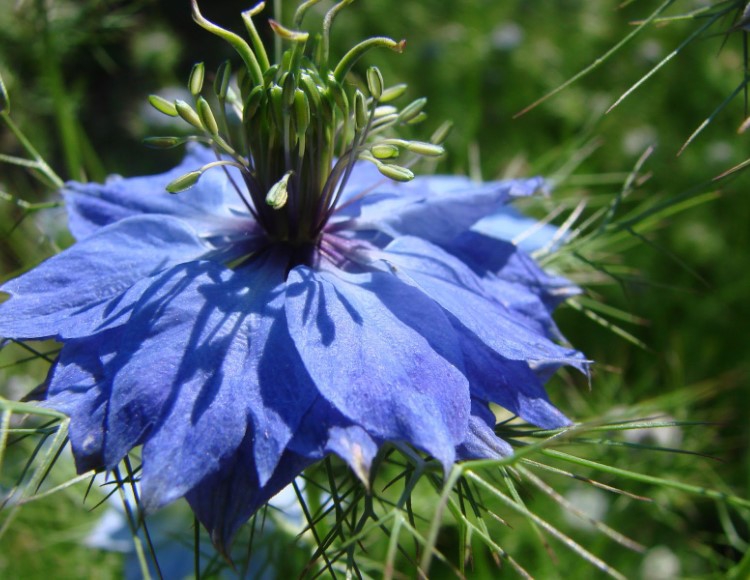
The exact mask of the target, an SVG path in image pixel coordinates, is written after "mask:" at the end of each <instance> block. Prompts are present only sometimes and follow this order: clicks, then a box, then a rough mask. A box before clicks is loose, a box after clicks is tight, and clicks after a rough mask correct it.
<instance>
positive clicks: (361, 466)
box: [289, 396, 378, 485]
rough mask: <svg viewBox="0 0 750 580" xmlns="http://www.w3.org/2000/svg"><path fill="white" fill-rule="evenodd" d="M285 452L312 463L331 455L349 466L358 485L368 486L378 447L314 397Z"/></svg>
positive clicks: (368, 435)
mask: <svg viewBox="0 0 750 580" xmlns="http://www.w3.org/2000/svg"><path fill="white" fill-rule="evenodd" d="M289 450H290V451H293V452H295V453H297V454H299V455H302V456H304V457H307V458H309V459H315V460H317V459H322V458H323V457H325V456H326V455H328V454H329V453H335V454H336V455H338V456H339V457H341V459H343V460H344V461H346V462H347V463H348V464H349V466H350V467H351V468H352V471H354V473H355V474H356V475H357V477H359V479H360V480H361V481H362V483H364V484H365V485H369V479H370V466H371V465H372V461H373V459H374V458H375V456H376V455H377V453H378V443H377V442H376V441H375V440H373V438H372V436H371V435H370V434H369V433H368V432H367V431H365V430H364V429H363V428H362V427H360V426H359V425H355V424H354V423H353V422H352V421H351V420H350V419H347V418H346V417H344V416H343V415H342V414H341V413H340V412H339V411H338V410H337V409H336V408H335V407H333V406H332V405H331V403H329V402H328V401H326V400H325V399H324V398H323V397H320V396H318V398H317V399H316V401H315V403H314V404H313V405H312V406H311V407H310V409H309V411H308V412H307V414H306V415H305V417H304V419H303V421H302V422H301V423H300V425H299V427H298V429H297V432H296V433H295V436H294V439H293V440H292V441H291V442H290V444H289Z"/></svg>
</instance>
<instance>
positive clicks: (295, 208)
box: [0, 1, 585, 553]
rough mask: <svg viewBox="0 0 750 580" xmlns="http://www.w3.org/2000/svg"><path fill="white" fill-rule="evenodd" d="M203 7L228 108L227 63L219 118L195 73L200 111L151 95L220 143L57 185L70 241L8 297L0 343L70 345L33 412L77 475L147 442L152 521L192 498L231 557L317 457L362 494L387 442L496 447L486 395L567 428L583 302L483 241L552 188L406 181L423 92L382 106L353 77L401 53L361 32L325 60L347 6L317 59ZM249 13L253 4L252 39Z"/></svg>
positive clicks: (441, 450) (384, 92)
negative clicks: (559, 315)
mask: <svg viewBox="0 0 750 580" xmlns="http://www.w3.org/2000/svg"><path fill="white" fill-rule="evenodd" d="M312 4H313V3H311V2H305V3H303V4H301V5H300V7H299V9H298V10H297V12H296V14H295V27H297V26H299V25H300V24H301V22H302V20H303V17H304V12H305V11H306V10H307V9H308V8H309V7H310V6H311V5H312ZM192 5H193V18H194V19H195V20H196V22H198V24H200V25H201V26H202V27H203V28H205V29H207V30H209V31H211V32H212V33H214V34H216V35H218V36H220V37H222V38H224V39H226V40H227V41H228V42H229V43H230V44H231V45H232V46H233V47H234V48H235V49H236V50H237V52H238V53H239V54H240V56H241V57H242V59H243V62H244V64H245V69H244V70H243V71H242V74H241V75H238V86H237V90H238V91H239V95H237V94H236V93H235V92H234V91H233V90H232V91H230V88H229V85H230V82H229V81H230V73H229V68H228V65H227V66H223V67H222V68H221V69H220V71H219V72H218V73H217V75H216V82H215V83H214V94H213V95H212V96H211V99H212V100H213V101H214V103H217V104H218V105H219V109H218V111H219V114H218V115H217V114H215V113H214V112H213V109H212V107H213V105H211V104H210V103H209V101H208V100H207V99H205V98H204V97H202V96H200V93H201V91H202V86H203V77H204V72H203V65H202V64H198V65H196V66H195V67H194V69H193V73H192V74H191V79H190V83H189V87H190V91H191V94H192V95H193V96H194V97H195V108H193V107H192V106H191V105H189V104H188V103H186V102H184V101H179V100H178V101H175V102H174V103H170V102H168V101H166V100H165V99H163V98H160V97H152V100H151V102H152V104H153V105H154V106H155V107H156V108H157V109H159V110H160V111H162V112H164V113H166V114H168V115H172V116H179V117H181V118H182V119H183V120H184V121H186V122H187V123H189V124H190V125H191V126H192V127H193V128H195V129H196V130H197V135H195V136H194V137H193V140H197V141H203V142H206V143H209V144H210V145H211V147H205V146H202V145H196V144H192V146H191V148H189V150H188V154H187V156H186V158H185V160H184V161H183V163H182V164H181V165H180V166H178V167H176V168H175V169H174V170H172V171H170V172H168V173H166V174H163V175H156V176H150V177H137V178H131V179H122V178H112V179H110V180H109V181H107V182H106V183H105V184H103V185H98V184H87V185H84V184H80V183H69V184H67V185H66V186H65V188H64V190H63V195H64V197H65V200H66V205H67V209H68V216H69V226H70V229H71V231H72V233H73V235H74V236H75V237H76V239H77V243H76V244H74V245H73V246H72V247H70V248H68V249H67V250H65V251H64V252H62V253H60V254H59V255H57V256H54V257H52V258H50V259H49V260H47V261H46V262H43V263H42V264H40V265H39V266H37V267H36V268H35V269H33V270H31V271H30V272H28V273H26V274H24V275H23V276H21V277H19V278H17V279H15V280H11V281H10V282H7V283H6V284H5V285H4V286H2V288H0V290H2V291H4V292H6V293H8V294H10V295H11V299H10V300H8V301H6V302H5V303H3V304H2V305H0V336H4V337H6V338H13V339H16V340H32V339H49V338H51V339H55V340H57V341H60V342H62V344H63V347H62V350H61V352H60V355H59V357H58V359H57V361H56V362H55V364H54V365H53V367H52V369H51V371H50V375H49V379H48V391H47V398H46V401H45V404H46V405H48V406H50V407H53V408H55V409H58V410H60V411H63V412H65V413H67V414H68V415H70V417H71V421H70V440H71V444H72V447H73V453H74V456H75V459H76V463H77V467H78V470H79V471H81V472H83V471H86V470H89V469H96V470H112V469H114V468H115V467H116V466H117V465H118V463H119V462H120V461H122V459H123V458H124V457H125V456H126V455H127V454H128V453H129V452H130V451H131V450H133V449H134V448H135V447H139V446H142V472H141V485H142V497H141V499H142V502H143V505H144V507H145V509H146V511H150V510H154V509H157V508H159V507H161V506H163V505H165V504H167V503H169V502H172V501H174V500H176V499H178V498H181V497H185V498H186V499H187V501H188V502H189V503H190V505H191V506H192V509H193V510H194V512H195V513H196V515H197V517H198V518H199V519H200V521H201V522H202V523H203V524H204V525H205V526H206V528H207V529H208V530H209V531H210V533H211V537H212V539H213V541H214V544H215V545H216V546H217V547H218V548H219V549H220V550H222V551H224V552H225V553H226V549H227V546H228V544H229V543H230V542H231V540H232V538H233V536H234V535H235V533H236V532H237V529H238V528H239V526H240V525H241V524H242V523H243V522H245V521H246V520H247V519H248V518H249V517H250V516H251V515H252V514H253V513H254V512H255V511H256V510H257V509H258V508H259V507H260V506H262V505H263V504H265V503H266V502H267V501H268V500H269V499H270V498H271V497H272V496H273V495H274V494H275V493H277V492H278V491H279V490H280V489H281V488H282V487H284V486H285V485H287V484H288V483H289V482H290V481H292V480H293V479H294V478H295V477H296V476H297V475H298V474H300V473H301V471H302V470H303V469H305V467H307V466H309V465H311V464H313V463H314V462H316V461H319V460H320V459H321V458H323V457H325V456H326V455H329V454H335V455H338V456H339V457H341V458H342V459H343V460H345V461H346V462H347V463H348V464H349V465H350V466H351V469H352V470H353V471H354V473H356V475H357V476H358V477H359V478H360V479H361V480H362V481H363V482H364V483H365V484H367V483H368V481H369V478H370V468H371V464H372V461H373V459H374V457H375V455H376V454H377V452H378V449H379V448H380V447H381V446H382V445H383V444H384V443H386V442H395V443H398V444H400V445H410V446H413V447H415V448H417V449H418V450H420V451H422V452H424V453H426V454H428V455H430V456H432V457H434V458H435V459H436V460H437V461H438V462H440V463H441V464H442V465H443V467H444V469H445V470H446V471H447V470H449V469H450V467H451V465H452V464H453V463H454V462H455V461H457V460H461V459H471V458H497V457H503V456H507V455H509V454H510V453H511V452H512V449H511V447H510V445H509V444H508V443H507V442H505V441H503V440H501V439H500V438H498V437H497V436H496V434H495V432H494V427H495V415H494V414H493V412H492V409H491V407H490V405H492V404H497V405H501V406H503V407H505V408H506V409H507V410H509V411H510V412H512V413H514V414H516V415H518V416H519V417H521V418H522V419H524V420H526V421H528V422H530V423H533V424H535V425H538V426H539V427H542V428H545V429H547V428H558V427H563V426H565V425H568V424H569V420H568V419H567V418H566V417H565V416H564V415H563V414H562V413H561V412H560V411H558V410H557V409H556V408H555V407H554V406H553V405H552V404H551V403H550V401H549V399H548V398H547V395H546V393H545V391H544V388H543V386H542V382H543V381H544V380H545V379H546V378H547V377H548V376H549V375H550V374H551V373H552V372H554V371H555V370H556V369H557V368H559V367H560V366H562V365H564V364H570V365H573V366H576V367H579V368H581V367H583V366H584V365H585V361H584V360H583V358H582V356H581V355H580V353H578V352H576V351H573V350H571V349H569V348H566V347H564V346H561V345H560V344H559V343H558V342H559V340H558V339H560V338H561V337H560V335H559V332H558V331H557V329H556V327H555V325H554V323H553V321H552V319H551V317H550V313H551V311H552V310H553V308H554V307H555V306H556V305H557V304H558V303H559V302H560V301H561V300H563V299H564V298H565V297H567V296H569V295H570V294H571V293H575V292H576V291H577V290H576V288H575V287H573V286H571V284H570V283H569V282H567V281H566V280H563V279H561V278H557V277H554V276H550V275H547V274H545V273H544V272H543V271H541V270H540V269H539V267H538V266H537V265H536V264H535V263H534V262H533V260H531V259H530V258H529V257H528V256H527V255H526V254H524V253H523V252H522V251H521V250H520V249H519V248H517V247H516V246H515V245H513V244H512V243H510V242H508V241H503V240H500V239H497V238H493V237H491V236H487V235H486V232H485V234H483V233H480V232H479V231H475V230H473V229H472V227H473V226H474V225H475V224H476V223H477V222H478V221H479V220H481V219H482V218H485V217H487V216H493V215H496V214H497V213H498V212H501V211H503V207H504V206H505V204H506V203H507V202H508V201H509V200H511V199H512V198H514V197H517V196H525V195H530V194H532V193H534V192H535V191H537V190H538V189H540V188H542V187H543V185H544V184H543V182H542V180H541V179H529V180H517V181H501V182H495V183H486V184H479V185H477V184H474V183H472V182H470V181H469V180H467V179H465V178H461V177H427V178H417V179H414V175H413V173H412V172H411V171H410V170H409V169H408V168H407V167H406V166H405V165H406V164H408V160H406V161H405V162H404V165H403V166H402V165H396V164H394V162H393V161H394V160H398V159H400V158H401V157H405V155H404V156H402V153H404V152H406V154H414V155H422V156H436V155H440V154H442V148H441V147H440V146H439V145H436V144H435V143H424V142H419V141H406V140H403V139H398V138H394V137H391V136H390V135H392V132H393V129H395V128H396V127H398V126H401V125H405V124H413V123H415V122H417V121H419V120H420V119H421V116H422V107H423V106H424V103H425V101H424V100H423V99H417V100H416V101H413V102H412V103H410V104H409V105H407V106H405V107H404V108H402V109H401V110H399V109H398V108H397V107H395V106H393V105H391V104H386V103H391V102H393V101H394V100H395V99H397V98H398V97H399V95H400V94H402V93H403V89H404V86H403V85H402V86H400V87H399V86H396V87H391V88H390V89H385V88H384V86H383V79H382V76H381V74H380V72H379V71H378V70H377V69H376V68H371V69H369V70H368V71H367V85H368V92H369V94H370V96H369V97H365V95H364V93H363V92H362V91H361V90H360V89H359V88H356V87H354V86H353V85H351V84H349V83H347V82H345V81H346V77H347V74H348V72H349V70H350V69H351V67H352V65H353V64H354V62H355V61H356V60H357V59H359V57H360V56H361V55H362V53H363V52H364V51H366V50H368V49H369V48H371V47H374V46H380V47H386V48H391V49H394V50H401V49H403V42H395V41H393V40H391V39H388V38H385V37H377V38H373V39H369V40H367V41H364V42H362V43H360V44H359V45H357V46H355V47H354V48H353V49H351V50H350V51H349V52H348V53H347V54H346V55H345V56H344V57H343V58H342V59H341V60H340V61H339V63H338V64H337V65H335V66H331V65H330V63H329V62H328V50H327V48H328V34H329V32H330V28H331V23H332V21H333V19H334V17H335V15H336V14H337V13H338V10H339V9H340V8H341V7H342V6H344V5H345V4H344V3H340V4H337V5H336V6H334V7H333V8H332V9H331V10H330V11H329V13H328V14H327V15H326V18H325V22H326V25H325V26H324V30H323V38H322V40H323V45H322V50H318V51H314V50H313V51H307V52H306V41H307V38H308V34H307V33H302V32H296V31H292V30H288V29H285V28H283V27H282V26H281V25H280V24H278V23H276V22H274V21H271V27H272V29H273V31H274V32H275V33H276V34H278V35H279V36H280V37H281V38H282V39H283V41H284V42H289V43H291V44H292V48H290V49H288V50H287V51H286V53H285V54H284V56H283V57H282V59H281V62H280V63H279V64H278V65H270V64H269V59H268V55H267V54H266V53H265V50H264V49H263V47H262V46H261V45H260V43H259V42H258V41H257V39H258V37H257V35H253V34H251V36H252V37H253V40H252V43H253V48H252V49H251V48H250V46H249V45H248V44H247V43H246V42H245V41H244V40H242V39H241V38H240V37H239V36H237V35H236V34H234V33H231V32H229V31H226V30H224V29H221V28H219V27H218V26H216V25H215V24H213V23H211V22H209V21H207V20H206V19H205V18H203V16H202V15H201V13H200V11H199V10H198V6H197V4H196V2H195V1H193V2H192ZM262 7H263V3H260V4H258V5H257V6H256V8H254V9H252V10H250V11H248V12H245V13H244V14H243V22H244V24H245V25H246V27H247V28H248V30H249V31H251V33H252V30H253V26H254V25H253V23H252V17H253V16H255V15H256V14H257V13H258V11H259V10H261V9H262ZM228 109H229V110H230V111H234V113H235V116H234V117H233V118H232V120H230V119H229V118H228V115H227V110H228ZM217 118H218V120H217ZM238 132H241V133H242V138H241V139H240V138H238V136H237V133H238ZM184 140H185V139H178V138H173V137H163V138H157V139H155V140H152V141H151V143H152V144H157V145H167V146H172V145H175V144H179V143H180V142H182V141H184ZM436 140H437V141H439V139H436ZM382 176H386V177H388V178H390V179H394V180H397V181H399V182H408V183H394V182H391V181H388V180H385V181H384V180H383V177H382ZM412 179H413V181H411V180H412ZM165 189H166V190H167V191H169V192H171V193H177V192H181V193H179V195H167V194H166V193H165V192H164V190H165ZM185 190H189V191H185ZM507 215H508V216H510V217H511V219H512V221H513V222H514V223H515V222H516V221H517V216H516V217H514V214H512V213H510V214H507ZM485 227H486V224H485Z"/></svg>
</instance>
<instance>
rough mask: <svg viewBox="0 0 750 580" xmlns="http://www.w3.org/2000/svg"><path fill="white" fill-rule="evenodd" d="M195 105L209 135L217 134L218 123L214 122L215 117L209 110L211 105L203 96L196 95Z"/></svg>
mask: <svg viewBox="0 0 750 580" xmlns="http://www.w3.org/2000/svg"><path fill="white" fill-rule="evenodd" d="M196 107H197V108H198V116H199V117H200V119H201V121H202V122H203V126H204V127H205V128H206V130H207V131H208V132H209V133H211V135H218V134H219V125H218V124H217V123H216V117H214V113H213V111H212V110H211V105H209V104H208V101H207V100H206V99H204V98H203V97H198V101H197V103H196Z"/></svg>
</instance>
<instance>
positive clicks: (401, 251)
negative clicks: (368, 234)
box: [382, 237, 581, 366]
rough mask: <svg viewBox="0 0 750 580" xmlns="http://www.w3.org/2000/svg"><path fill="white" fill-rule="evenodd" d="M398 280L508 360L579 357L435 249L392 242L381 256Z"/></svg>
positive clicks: (405, 240)
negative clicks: (415, 288)
mask: <svg viewBox="0 0 750 580" xmlns="http://www.w3.org/2000/svg"><path fill="white" fill-rule="evenodd" d="M382 255H383V257H384V259H385V260H386V261H388V262H389V263H390V264H392V265H393V266H395V272H396V274H397V275H398V276H401V277H403V278H404V279H405V280H408V281H410V282H411V283H413V284H415V285H417V286H418V287H419V288H421V289H422V290H423V291H424V293H425V294H427V295H428V296H430V297H431V298H432V299H433V300H434V301H435V302H437V303H438V304H440V306H442V307H443V308H444V309H445V310H446V311H447V312H449V313H450V314H451V315H452V316H453V317H454V319H455V321H456V322H457V323H458V325H459V327H463V328H465V329H466V330H468V331H469V332H471V333H473V334H475V335H476V336H477V337H478V339H479V340H481V341H482V342H484V343H485V344H487V345H488V346H489V347H490V348H492V349H493V350H495V351H496V352H497V353H498V354H500V355H501V356H503V357H505V358H507V359H511V360H522V361H531V362H537V363H539V364H542V363H547V362H557V363H559V364H572V365H576V366H578V365H580V362H581V361H580V359H579V355H578V354H577V353H576V352H575V351H572V350H570V349H566V348H563V347H561V346H559V345H557V344H555V343H553V342H552V341H550V340H549V339H547V338H546V336H544V335H543V334H540V333H539V332H538V330H537V329H536V328H535V325H534V324H530V322H529V319H528V318H526V317H525V316H522V315H520V314H519V313H516V312H513V311H509V310H508V309H507V308H504V307H503V306H502V305H501V304H500V303H498V302H497V301H495V300H492V299H490V298H489V297H487V296H486V295H485V293H484V291H483V283H482V280H481V279H480V278H479V277H477V276H476V275H475V274H474V273H473V272H472V271H471V270H470V269H469V268H468V267H467V266H466V265H464V264H463V263H462V262H460V261H459V260H457V259H456V258H455V257H453V256H452V255H450V254H448V253H447V252H445V251H444V250H441V249H440V248H438V247H437V246H433V245H432V244H430V243H428V242H425V241H424V240H420V239H418V238H413V237H402V238H397V239H396V240H394V241H393V242H392V243H391V244H389V245H388V247H387V248H386V251H384V252H382Z"/></svg>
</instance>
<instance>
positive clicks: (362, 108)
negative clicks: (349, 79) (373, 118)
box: [354, 89, 367, 131]
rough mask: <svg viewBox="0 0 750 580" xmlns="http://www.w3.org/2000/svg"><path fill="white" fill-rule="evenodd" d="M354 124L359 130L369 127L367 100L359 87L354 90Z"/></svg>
mask: <svg viewBox="0 0 750 580" xmlns="http://www.w3.org/2000/svg"><path fill="white" fill-rule="evenodd" d="M354 126H355V127H356V128H357V131H362V130H363V129H364V128H365V127H367V101H366V100H365V95H364V94H362V91H360V90H359V89H357V90H356V91H355V92H354Z"/></svg>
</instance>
